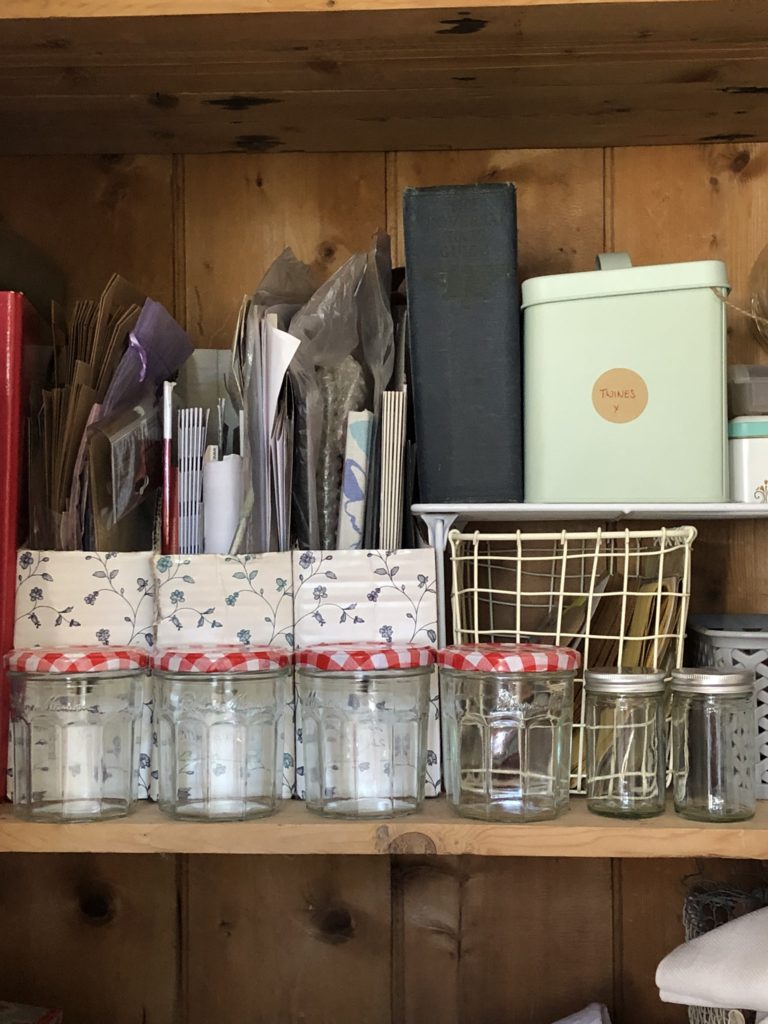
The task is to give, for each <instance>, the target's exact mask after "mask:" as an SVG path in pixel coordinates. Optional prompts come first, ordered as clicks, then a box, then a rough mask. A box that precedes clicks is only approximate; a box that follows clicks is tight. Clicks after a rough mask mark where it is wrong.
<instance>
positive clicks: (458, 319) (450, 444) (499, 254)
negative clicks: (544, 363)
mask: <svg viewBox="0 0 768 1024" xmlns="http://www.w3.org/2000/svg"><path fill="white" fill-rule="evenodd" d="M404 215H405V216H404V222H405V254H406V275H407V284H408V315H409V321H410V338H411V342H410V344H411V367H412V385H413V389H414V417H415V426H416V443H417V463H418V488H419V498H418V500H419V501H421V502H424V503H425V504H432V503H440V502H454V503H458V502H506V501H520V500H522V485H523V476H522V399H521V346H520V304H519V295H518V283H517V237H516V207H515V190H514V186H512V185H508V184H499V183H493V184H487V185H463V186H445V187H439V188H418V189H406V192H405V209H404Z"/></svg>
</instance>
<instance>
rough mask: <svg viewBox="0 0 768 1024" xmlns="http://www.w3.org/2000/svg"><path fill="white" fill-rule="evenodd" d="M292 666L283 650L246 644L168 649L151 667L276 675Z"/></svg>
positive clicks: (176, 670)
mask: <svg viewBox="0 0 768 1024" xmlns="http://www.w3.org/2000/svg"><path fill="white" fill-rule="evenodd" d="M290 663H291V655H290V652H289V651H286V650H283V648H282V647H247V646H244V645H243V644H214V645H212V646H211V645H208V646H206V645H204V644H188V645H187V646H185V647H165V648H162V649H161V650H158V651H156V652H155V653H154V655H153V657H152V666H153V668H154V669H155V670H156V671H160V672H179V673H184V672H198V673H205V674H206V675H209V674H210V675H215V674H216V673H217V672H275V671H276V670H278V669H282V668H287V667H288V666H289V665H290Z"/></svg>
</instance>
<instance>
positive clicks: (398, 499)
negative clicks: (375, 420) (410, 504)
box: [379, 388, 406, 550]
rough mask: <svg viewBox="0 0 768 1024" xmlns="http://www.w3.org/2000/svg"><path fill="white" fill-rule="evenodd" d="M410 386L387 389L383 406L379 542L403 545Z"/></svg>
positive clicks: (394, 546)
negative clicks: (399, 389) (397, 389)
mask: <svg viewBox="0 0 768 1024" xmlns="http://www.w3.org/2000/svg"><path fill="white" fill-rule="evenodd" d="M405 420H406V390H405V388H403V390H402V391H385V392H384V394H383V395H382V406H381V481H380V506H379V546H380V547H382V548H385V549H387V550H396V549H397V548H399V547H400V545H401V542H402V534H403V468H404V455H405Z"/></svg>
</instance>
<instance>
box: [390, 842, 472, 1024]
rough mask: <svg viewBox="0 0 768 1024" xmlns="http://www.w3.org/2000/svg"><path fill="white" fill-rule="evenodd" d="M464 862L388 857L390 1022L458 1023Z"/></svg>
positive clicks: (422, 1023)
mask: <svg viewBox="0 0 768 1024" xmlns="http://www.w3.org/2000/svg"><path fill="white" fill-rule="evenodd" d="M463 863H464V861H463V859H462V858H459V857H441V858H440V859H437V858H435V857H393V858H392V1021H393V1024H395V1022H397V1024H424V1022H425V1021H440V1024H459V1021H460V1019H461V1018H460V1016H459V991H460V973H461V964H460V958H461V949H462V933H461V920H462V919H461V909H462V908H461V901H462V891H463V883H464V879H465V870H464V869H463V868H462V864H463Z"/></svg>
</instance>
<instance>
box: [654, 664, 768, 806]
mask: <svg viewBox="0 0 768 1024" xmlns="http://www.w3.org/2000/svg"><path fill="white" fill-rule="evenodd" d="M756 731H757V726H756V719H755V678H754V675H753V673H752V672H748V671H742V670H739V669H731V668H695V669H685V668H683V669H678V670H676V671H673V672H672V738H671V742H672V784H673V792H674V798H675V810H676V811H677V813H678V814H681V815H682V816H683V817H685V818H692V819H693V820H695V821H744V820H746V819H747V818H751V817H752V815H753V814H754V813H755V760H756V752H755V744H756Z"/></svg>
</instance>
